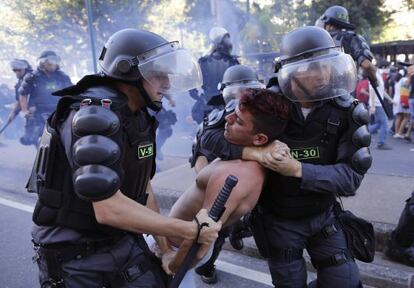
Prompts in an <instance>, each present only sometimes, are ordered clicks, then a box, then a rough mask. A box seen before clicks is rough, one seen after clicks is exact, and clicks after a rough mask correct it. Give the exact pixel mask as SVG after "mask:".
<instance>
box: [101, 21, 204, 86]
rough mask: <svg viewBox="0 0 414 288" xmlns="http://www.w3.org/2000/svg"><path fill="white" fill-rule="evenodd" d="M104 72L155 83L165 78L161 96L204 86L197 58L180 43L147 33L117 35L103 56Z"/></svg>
mask: <svg viewBox="0 0 414 288" xmlns="http://www.w3.org/2000/svg"><path fill="white" fill-rule="evenodd" d="M99 67H100V69H101V72H102V73H103V74H104V75H106V76H108V77H111V78H114V79H119V80H123V81H126V82H133V83H138V81H141V80H142V79H145V80H147V81H148V82H149V83H150V84H152V82H151V79H154V77H163V78H165V79H166V80H168V81H167V82H168V83H167V86H166V87H161V88H160V91H158V92H160V93H164V94H170V93H176V92H182V91H187V90H190V89H193V88H197V87H199V86H201V71H200V68H199V66H198V64H197V61H196V59H195V58H194V57H193V56H192V55H191V54H190V53H189V52H188V51H187V50H185V49H182V48H180V47H179V45H178V42H168V41H167V40H165V39H164V38H163V37H161V36H159V35H157V34H155V33H152V32H149V31H145V30H139V29H124V30H120V31H118V32H116V33H115V34H113V35H112V36H111V37H110V38H109V40H108V41H107V42H106V43H105V45H104V47H103V49H102V52H101V54H100V56H99Z"/></svg>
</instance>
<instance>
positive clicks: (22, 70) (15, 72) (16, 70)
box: [13, 69, 26, 79]
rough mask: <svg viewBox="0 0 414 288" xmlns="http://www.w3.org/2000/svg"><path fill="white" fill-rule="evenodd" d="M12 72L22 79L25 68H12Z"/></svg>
mask: <svg viewBox="0 0 414 288" xmlns="http://www.w3.org/2000/svg"><path fill="white" fill-rule="evenodd" d="M13 72H14V74H15V75H16V77H17V79H22V78H23V76H24V73H25V72H26V70H25V69H13Z"/></svg>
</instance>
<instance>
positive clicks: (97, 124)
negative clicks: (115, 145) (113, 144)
mask: <svg viewBox="0 0 414 288" xmlns="http://www.w3.org/2000/svg"><path fill="white" fill-rule="evenodd" d="M120 126H121V123H120V120H119V117H118V116H117V115H116V114H115V113H114V112H112V111H111V110H109V109H107V108H104V107H102V106H97V105H89V106H84V107H81V109H79V111H78V112H76V113H75V115H74V116H73V120H72V131H73V134H75V135H76V136H77V137H83V136H86V135H92V134H94V135H103V136H111V135H113V134H115V133H116V132H117V131H118V130H119V129H120Z"/></svg>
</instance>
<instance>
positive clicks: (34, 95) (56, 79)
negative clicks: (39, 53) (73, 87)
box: [29, 71, 70, 112]
mask: <svg viewBox="0 0 414 288" xmlns="http://www.w3.org/2000/svg"><path fill="white" fill-rule="evenodd" d="M33 77H34V79H33V90H32V91H31V93H30V98H29V105H30V106H35V107H36V108H37V109H38V110H40V111H41V112H52V111H53V110H55V108H56V105H57V102H58V100H59V98H58V97H55V96H53V95H52V93H53V92H54V91H57V90H60V89H62V88H64V87H65V86H67V85H70V82H69V81H68V76H66V75H65V74H64V73H63V72H61V71H55V72H53V73H52V74H50V75H47V74H46V73H45V72H43V71H36V72H35V73H34V76H33Z"/></svg>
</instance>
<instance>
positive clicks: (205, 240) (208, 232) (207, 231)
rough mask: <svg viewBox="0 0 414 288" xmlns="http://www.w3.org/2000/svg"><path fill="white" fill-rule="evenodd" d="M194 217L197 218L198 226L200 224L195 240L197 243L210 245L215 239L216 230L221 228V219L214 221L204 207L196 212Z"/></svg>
mask: <svg viewBox="0 0 414 288" xmlns="http://www.w3.org/2000/svg"><path fill="white" fill-rule="evenodd" d="M196 217H197V219H198V222H199V223H200V226H202V227H201V230H200V235H199V237H198V241H197V242H198V243H199V244H206V245H210V244H211V243H213V242H214V241H215V240H216V239H217V237H218V232H219V231H220V229H221V225H222V223H221V221H218V222H215V221H214V220H213V219H211V218H210V217H209V216H208V214H207V210H206V209H201V210H200V211H199V212H198V213H197V216H196ZM204 223H206V224H204Z"/></svg>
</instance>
